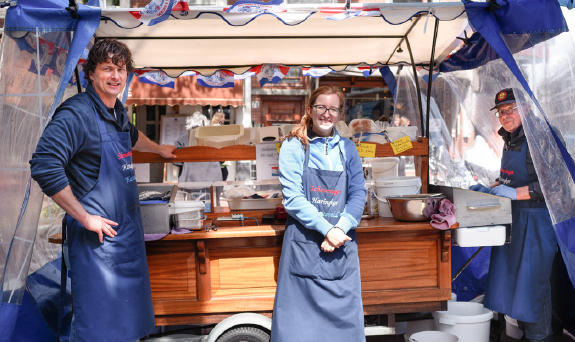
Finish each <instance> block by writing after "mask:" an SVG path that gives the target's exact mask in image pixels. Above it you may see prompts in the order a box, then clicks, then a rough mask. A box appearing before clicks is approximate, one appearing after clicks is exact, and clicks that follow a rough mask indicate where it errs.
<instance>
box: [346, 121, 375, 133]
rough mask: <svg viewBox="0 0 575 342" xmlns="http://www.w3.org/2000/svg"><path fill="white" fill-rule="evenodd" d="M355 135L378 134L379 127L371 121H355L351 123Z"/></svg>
mask: <svg viewBox="0 0 575 342" xmlns="http://www.w3.org/2000/svg"><path fill="white" fill-rule="evenodd" d="M349 127H350V128H351V131H352V133H353V134H357V133H377V125H376V124H375V122H373V120H371V119H354V120H351V122H350V123H349Z"/></svg>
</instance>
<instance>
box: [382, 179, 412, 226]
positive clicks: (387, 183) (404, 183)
mask: <svg viewBox="0 0 575 342" xmlns="http://www.w3.org/2000/svg"><path fill="white" fill-rule="evenodd" d="M374 189H375V195H376V198H377V211H378V213H379V216H380V217H393V215H392V214H391V210H390V209H389V205H388V204H387V201H386V200H385V198H384V197H385V196H398V195H399V196H400V195H415V194H418V193H419V191H420V190H421V178H420V177H394V178H386V179H383V180H376V181H375V182H374Z"/></svg>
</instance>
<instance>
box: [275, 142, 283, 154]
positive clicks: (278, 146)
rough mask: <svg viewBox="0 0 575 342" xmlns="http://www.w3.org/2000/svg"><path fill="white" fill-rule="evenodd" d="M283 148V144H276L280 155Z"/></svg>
mask: <svg viewBox="0 0 575 342" xmlns="http://www.w3.org/2000/svg"><path fill="white" fill-rule="evenodd" d="M281 148H282V144H281V143H276V150H277V151H278V154H280V149H281Z"/></svg>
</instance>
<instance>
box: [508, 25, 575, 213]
mask: <svg viewBox="0 0 575 342" xmlns="http://www.w3.org/2000/svg"><path fill="white" fill-rule="evenodd" d="M504 39H505V41H506V43H507V45H508V46H509V48H510V50H512V51H513V48H514V46H517V45H519V44H521V45H523V44H525V41H526V40H527V41H528V40H529V39H530V36H529V35H505V36H504ZM514 58H515V60H516V62H517V64H518V65H519V67H520V69H521V71H522V73H523V75H524V77H525V78H526V79H527V82H528V83H529V85H530V87H531V90H532V91H533V93H534V94H535V97H536V98H537V99H538V101H539V104H540V105H541V108H542V109H543V111H544V112H545V114H546V116H547V118H548V120H549V123H550V124H551V126H552V127H553V129H554V130H555V132H556V133H557V134H558V135H559V137H560V139H562V140H563V143H564V144H565V147H566V148H567V151H569V152H570V154H571V157H572V158H573V154H574V153H573V152H574V151H575V132H574V129H575V115H574V113H575V99H574V98H573V94H574V93H575V84H573V77H575V46H574V44H573V40H572V38H571V35H570V34H569V33H563V34H561V35H559V36H556V37H554V38H551V39H549V40H546V41H544V42H543V43H539V44H538V45H536V46H534V47H533V48H532V49H528V50H525V51H523V52H521V53H518V54H515V55H514ZM523 97H524V98H527V99H529V98H528V97H527V96H525V95H524V96H523ZM528 104H529V105H530V106H523V105H522V106H520V107H519V108H520V109H523V110H521V111H520V113H521V118H522V121H523V123H524V124H523V126H524V128H525V134H526V136H527V141H528V143H529V147H530V149H531V156H532V157H533V163H534V164H535V169H536V170H537V174H538V175H539V182H540V183H541V188H542V190H543V193H544V195H545V200H546V201H547V207H548V208H549V211H550V212H551V218H552V220H553V223H554V224H555V223H559V222H562V221H565V220H568V219H570V218H572V217H575V201H574V198H575V184H574V183H573V178H572V177H571V175H570V173H569V170H568V169H567V167H566V165H565V163H564V162H563V158H562V157H561V153H560V152H559V149H558V148H557V145H556V143H555V140H554V138H553V136H552V135H551V131H550V129H549V127H548V125H547V124H546V123H545V120H544V118H543V115H542V114H541V113H540V112H539V111H538V110H537V108H536V107H535V106H534V105H532V104H531V101H529V102H528ZM526 107H527V108H526ZM525 109H527V110H525Z"/></svg>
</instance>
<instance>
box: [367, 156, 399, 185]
mask: <svg viewBox="0 0 575 342" xmlns="http://www.w3.org/2000/svg"><path fill="white" fill-rule="evenodd" d="M369 163H370V164H371V170H372V178H373V179H375V180H378V179H383V178H393V177H397V173H398V165H399V158H398V157H385V158H373V159H371V160H370V161H369Z"/></svg>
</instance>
